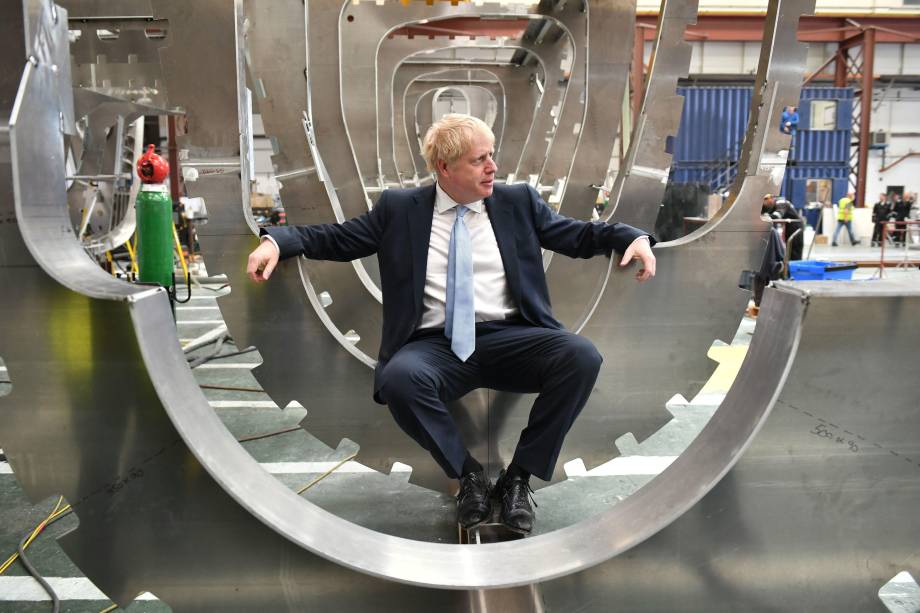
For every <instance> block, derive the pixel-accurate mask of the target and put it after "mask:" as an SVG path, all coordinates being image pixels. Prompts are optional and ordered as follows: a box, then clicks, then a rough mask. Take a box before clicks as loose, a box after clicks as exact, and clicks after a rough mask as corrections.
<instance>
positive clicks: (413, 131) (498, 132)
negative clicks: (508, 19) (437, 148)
mask: <svg viewBox="0 0 920 613" xmlns="http://www.w3.org/2000/svg"><path fill="white" fill-rule="evenodd" d="M475 72H476V73H478V74H480V75H482V76H483V77H485V78H483V79H477V78H475V77H474V76H473V71H466V70H456V69H450V70H444V71H438V72H434V73H428V74H425V75H421V76H419V77H418V78H416V79H413V80H412V81H410V82H409V84H408V85H407V86H406V89H405V93H404V95H403V104H402V107H403V112H404V124H405V129H406V138H407V139H408V141H409V143H410V147H411V149H412V164H413V174H414V175H422V174H428V172H427V170H426V169H425V160H424V158H422V153H421V151H422V149H421V142H422V139H424V137H425V133H426V132H427V131H428V128H429V127H431V124H432V123H434V118H433V117H432V113H433V105H434V103H435V99H436V96H437V95H440V93H441V92H442V91H444V90H445V89H459V90H461V91H467V90H469V91H471V92H472V91H475V90H477V89H480V90H484V91H485V93H486V94H487V95H488V96H489V97H490V98H491V99H492V100H493V101H494V102H495V105H496V108H497V113H496V116H495V122H494V124H493V128H492V131H493V133H494V134H495V151H496V155H500V152H501V146H502V140H503V137H504V132H505V130H504V127H505V126H504V123H505V117H506V112H505V110H506V108H507V106H508V103H507V98H506V96H505V86H504V83H503V82H502V81H501V79H499V78H498V76H497V75H496V72H495V69H493V70H477V71H475ZM488 78H495V79H497V80H496V81H489V80H486V79H488ZM485 112H486V110H485V109H475V108H471V109H470V114H471V115H474V116H476V117H479V118H480V119H483V120H484V119H485V118H486V117H485ZM412 145H414V146H412Z"/></svg>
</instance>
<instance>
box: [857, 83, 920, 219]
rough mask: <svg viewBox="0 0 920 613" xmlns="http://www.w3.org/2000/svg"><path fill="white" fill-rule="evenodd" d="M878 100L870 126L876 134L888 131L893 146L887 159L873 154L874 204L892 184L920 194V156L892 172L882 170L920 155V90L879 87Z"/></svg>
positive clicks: (869, 189) (869, 191)
mask: <svg viewBox="0 0 920 613" xmlns="http://www.w3.org/2000/svg"><path fill="white" fill-rule="evenodd" d="M875 99H876V100H875V103H874V104H873V112H872V123H871V124H870V126H871V129H872V131H873V132H877V131H880V130H883V131H885V132H887V133H888V134H889V145H888V147H887V149H886V150H885V152H884V157H883V154H882V152H881V151H879V150H873V151H870V152H869V165H868V172H867V174H866V201H867V202H874V201H875V199H876V198H877V197H878V192H880V191H884V190H885V189H886V188H887V187H888V186H889V185H903V186H904V189H905V190H906V191H909V192H920V157H912V158H907V159H905V160H904V161H902V162H900V163H898V164H897V166H895V167H893V168H891V169H890V170H886V171H885V172H882V171H881V168H882V166H883V165H888V164H891V163H893V162H894V161H896V160H897V159H898V158H900V157H901V156H903V155H904V154H907V153H910V152H912V151H915V152H917V153H920V91H916V90H912V89H907V88H891V89H887V90H886V89H885V88H884V87H879V88H877V89H876V90H875Z"/></svg>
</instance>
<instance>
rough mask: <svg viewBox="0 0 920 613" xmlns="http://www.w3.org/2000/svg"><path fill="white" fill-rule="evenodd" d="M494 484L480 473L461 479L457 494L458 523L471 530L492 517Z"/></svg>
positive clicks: (470, 474)
mask: <svg viewBox="0 0 920 613" xmlns="http://www.w3.org/2000/svg"><path fill="white" fill-rule="evenodd" d="M491 496H492V484H491V483H490V482H489V480H488V479H487V478H486V475H485V472H483V471H478V472H474V473H469V474H467V475H466V476H464V477H460V491H459V492H457V523H459V524H460V525H461V526H463V527H464V528H466V529H467V530H469V529H470V528H475V527H476V526H478V525H479V524H481V523H482V522H484V521H487V520H488V519H489V518H490V517H491V516H492V498H491Z"/></svg>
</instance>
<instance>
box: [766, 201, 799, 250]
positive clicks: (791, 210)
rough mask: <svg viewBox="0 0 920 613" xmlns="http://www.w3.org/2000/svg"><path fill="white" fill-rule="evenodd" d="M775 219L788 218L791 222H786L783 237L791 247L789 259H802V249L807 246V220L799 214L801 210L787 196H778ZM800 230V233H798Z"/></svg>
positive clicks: (789, 247) (774, 213)
mask: <svg viewBox="0 0 920 613" xmlns="http://www.w3.org/2000/svg"><path fill="white" fill-rule="evenodd" d="M772 217H773V218H774V219H788V220H789V223H787V224H784V225H785V226H786V227H785V231H784V234H783V238H784V240H785V242H786V245H787V246H788V249H789V261H790V262H791V261H792V260H801V259H802V250H803V248H804V246H805V237H804V232H805V220H803V219H802V216H801V215H799V212H798V211H797V210H796V209H795V207H794V206H792V203H791V202H789V201H788V200H786V199H785V198H777V199H776V202H775V206H774V212H773V214H772ZM796 232H798V234H796Z"/></svg>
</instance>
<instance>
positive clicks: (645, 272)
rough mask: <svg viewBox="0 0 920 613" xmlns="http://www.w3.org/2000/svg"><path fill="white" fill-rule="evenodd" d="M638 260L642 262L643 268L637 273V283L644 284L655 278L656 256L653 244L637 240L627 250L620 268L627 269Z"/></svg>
mask: <svg viewBox="0 0 920 613" xmlns="http://www.w3.org/2000/svg"><path fill="white" fill-rule="evenodd" d="M636 259H638V260H640V261H641V262H642V268H640V269H639V270H638V271H636V281H638V282H639V283H644V282H645V281H648V280H649V279H651V278H652V277H654V276H655V254H654V253H652V245H651V243H649V241H648V240H647V239H645V238H637V239H636V240H634V241H633V242H632V244H631V245H630V246H629V247H627V248H626V251H625V252H624V253H623V257H622V258H621V259H620V266H621V267H624V268H625V267H626V266H629V265H630V263H632V261H633V260H636Z"/></svg>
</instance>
